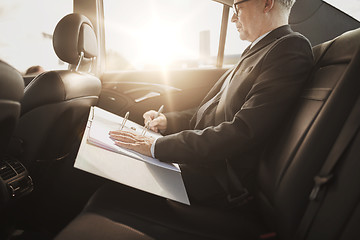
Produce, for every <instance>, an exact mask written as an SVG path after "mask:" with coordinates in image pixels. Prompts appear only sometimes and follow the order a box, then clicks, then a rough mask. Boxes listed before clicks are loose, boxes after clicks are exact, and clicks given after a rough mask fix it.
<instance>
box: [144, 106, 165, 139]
mask: <svg viewBox="0 0 360 240" xmlns="http://www.w3.org/2000/svg"><path fill="white" fill-rule="evenodd" d="M163 110H164V105H161V106H160V108H159V110H158V111H157V112H156V115H155V117H154V119H155V118H157V117H159V116H160V114H161V113H162V111H163ZM150 122H151V121H148V122H147V123H146V124H145V126H144V128H143V131H142V132H141V135H142V136H145V134H146V130H147V129H149V127H150Z"/></svg>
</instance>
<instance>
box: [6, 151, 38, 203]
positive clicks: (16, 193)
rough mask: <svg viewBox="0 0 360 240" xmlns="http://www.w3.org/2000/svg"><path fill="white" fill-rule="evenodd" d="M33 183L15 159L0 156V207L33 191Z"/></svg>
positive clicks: (25, 170) (22, 166)
mask: <svg viewBox="0 0 360 240" xmlns="http://www.w3.org/2000/svg"><path fill="white" fill-rule="evenodd" d="M33 188H34V186H33V181H32V179H31V177H30V175H29V173H28V171H27V169H26V168H25V167H24V165H23V164H22V163H21V162H19V161H18V160H17V159H15V158H13V157H10V156H0V206H1V205H4V204H6V203H8V202H9V201H11V200H14V199H17V198H19V197H21V196H23V195H25V194H28V193H30V192H31V191H32V190H33Z"/></svg>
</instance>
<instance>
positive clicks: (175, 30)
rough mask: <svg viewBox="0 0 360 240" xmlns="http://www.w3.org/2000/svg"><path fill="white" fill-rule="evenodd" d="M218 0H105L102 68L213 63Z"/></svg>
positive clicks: (219, 9)
mask: <svg viewBox="0 0 360 240" xmlns="http://www.w3.org/2000/svg"><path fill="white" fill-rule="evenodd" d="M222 9H223V5H222V4H220V3H217V2H214V1H209V0H196V1H194V0H181V1H169V0H137V1H125V0H104V16H105V39H106V40H105V41H106V45H105V46H106V53H107V61H106V69H107V70H108V71H111V70H144V69H162V68H180V69H186V68H207V67H215V65H216V57H217V53H218V45H219V39H220V25H221V17H222Z"/></svg>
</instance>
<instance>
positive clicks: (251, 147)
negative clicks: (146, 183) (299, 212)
mask: <svg viewBox="0 0 360 240" xmlns="http://www.w3.org/2000/svg"><path fill="white" fill-rule="evenodd" d="M312 66H313V54H312V49H311V45H310V43H309V41H308V40H307V39H306V38H305V37H303V36H302V35H300V34H299V33H295V32H293V31H292V30H291V29H290V26H288V25H286V26H282V27H279V28H277V29H275V30H273V31H272V32H270V33H269V34H268V35H267V36H266V37H265V38H263V39H262V40H261V41H259V42H258V43H257V44H256V45H255V46H253V47H252V48H251V49H250V51H249V52H247V53H246V54H244V55H243V56H242V57H241V59H240V62H239V64H237V65H236V66H235V67H234V69H235V71H234V70H233V71H228V72H227V73H225V74H224V76H223V77H221V78H220V79H219V81H218V82H217V83H216V84H215V85H214V87H213V88H212V89H211V90H210V92H209V93H208V95H207V96H206V97H205V99H204V100H203V102H202V103H201V104H203V103H205V102H207V101H208V100H209V99H211V98H212V97H213V96H214V95H215V94H216V93H217V92H218V91H219V89H220V88H221V86H222V84H223V82H224V80H225V79H226V77H227V76H228V75H229V74H230V76H232V79H231V82H230V85H229V89H228V92H227V94H226V96H223V97H222V99H221V100H220V102H221V104H220V106H219V104H218V103H215V104H213V106H212V107H210V108H209V110H208V111H207V112H205V114H204V115H203V117H202V119H201V120H200V121H199V123H198V124H196V122H197V121H196V112H195V114H194V111H186V112H181V113H169V114H167V118H168V129H167V132H168V133H173V134H170V135H167V136H164V137H163V138H160V139H158V140H157V142H156V145H155V156H156V158H158V159H159V160H160V161H163V162H175V163H182V164H192V163H195V164H200V165H204V166H205V165H206V164H207V163H211V162H214V161H223V160H224V159H231V161H232V162H235V164H239V165H240V166H242V167H244V168H247V167H250V168H251V167H253V164H254V162H253V161H252V160H251V161H249V159H248V157H247V156H249V155H251V154H252V153H254V152H258V149H259V146H261V145H262V144H263V143H264V141H265V140H267V139H268V138H269V136H271V134H272V133H273V131H274V130H275V129H276V128H277V127H278V126H279V125H281V123H282V121H283V119H284V116H286V114H287V113H288V111H289V109H290V106H291V105H292V104H293V103H294V101H295V99H296V98H297V97H298V96H299V93H300V90H301V89H302V86H303V83H304V82H305V81H306V79H307V77H308V75H309V73H310V71H311V68H312ZM219 108H220V109H219ZM175 132H177V133H175Z"/></svg>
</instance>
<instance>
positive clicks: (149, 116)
mask: <svg viewBox="0 0 360 240" xmlns="http://www.w3.org/2000/svg"><path fill="white" fill-rule="evenodd" d="M155 116H156V111H154V110H150V111H147V112H146V113H144V115H143V118H144V124H146V123H147V122H150V121H152V120H153V119H154V118H155Z"/></svg>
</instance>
